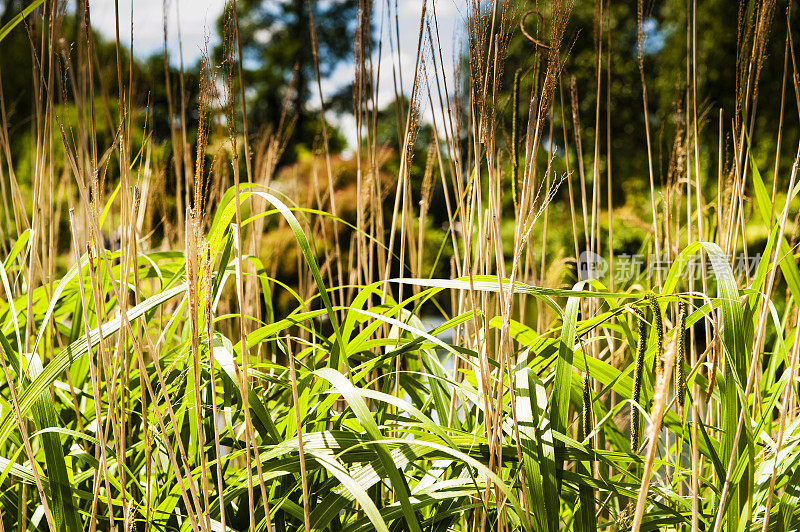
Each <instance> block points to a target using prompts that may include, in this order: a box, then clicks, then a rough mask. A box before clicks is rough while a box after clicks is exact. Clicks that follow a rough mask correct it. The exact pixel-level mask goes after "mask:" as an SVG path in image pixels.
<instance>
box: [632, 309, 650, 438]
mask: <svg viewBox="0 0 800 532" xmlns="http://www.w3.org/2000/svg"><path fill="white" fill-rule="evenodd" d="M633 310H634V312H635V313H636V316H637V317H638V319H639V323H638V326H637V334H638V340H637V344H636V360H635V362H634V367H633V393H632V395H631V399H632V400H633V402H635V403H637V404H638V403H639V399H640V398H641V396H642V374H643V373H644V355H645V353H646V352H647V320H646V319H645V315H644V311H642V309H640V308H638V307H633ZM638 448H639V410H638V409H637V408H636V405H631V451H632V452H634V453H635V452H636V451H637V449H638Z"/></svg>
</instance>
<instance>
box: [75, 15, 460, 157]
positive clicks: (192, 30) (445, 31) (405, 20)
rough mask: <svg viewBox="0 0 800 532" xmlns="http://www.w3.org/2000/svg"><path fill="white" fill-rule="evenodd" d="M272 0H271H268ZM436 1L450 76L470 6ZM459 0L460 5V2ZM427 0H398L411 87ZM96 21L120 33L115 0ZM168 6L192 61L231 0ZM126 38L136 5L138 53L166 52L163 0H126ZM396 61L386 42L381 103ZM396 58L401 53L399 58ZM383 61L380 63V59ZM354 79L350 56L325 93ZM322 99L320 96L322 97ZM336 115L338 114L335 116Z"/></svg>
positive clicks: (172, 33)
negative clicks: (420, 22)
mask: <svg viewBox="0 0 800 532" xmlns="http://www.w3.org/2000/svg"><path fill="white" fill-rule="evenodd" d="M267 1H268V0H267ZM432 2H435V5H436V13H437V18H438V21H439V33H440V38H441V41H442V42H441V45H442V53H443V56H444V63H445V72H446V73H447V76H448V79H449V80H451V79H452V75H453V59H454V55H453V53H454V50H456V49H457V47H458V46H459V45H460V36H461V32H460V31H459V28H460V27H462V26H463V22H462V21H463V20H464V17H463V10H464V7H463V6H462V5H460V4H461V2H459V1H458V0H429V1H428V10H429V12H430V10H431V3H432ZM457 2H458V4H459V5H457ZM422 3H423V0H398V19H399V24H400V50H401V55H400V65H401V69H402V72H403V77H404V88H405V90H406V92H407V93H408V92H409V90H410V88H411V78H412V76H413V71H414V62H415V58H416V52H417V38H418V29H419V21H420V13H421V9H422ZM90 5H91V8H92V23H93V25H94V27H95V28H96V29H97V30H98V31H99V32H100V33H101V34H103V35H104V36H106V37H107V38H109V39H114V38H115V14H114V0H99V1H95V2H93V3H92V4H90ZM166 6H167V12H168V40H167V45H168V48H169V53H170V56H171V61H172V62H173V63H174V64H177V63H178V58H179V46H178V29H179V28H178V13H180V32H181V38H182V43H183V60H184V64H186V65H191V64H194V62H195V61H197V60H198V59H199V58H200V56H201V55H202V52H203V49H204V47H205V46H206V44H205V43H206V41H208V48H209V49H210V48H212V47H213V46H214V44H215V43H216V39H217V37H216V34H215V23H216V20H217V17H219V15H220V13H222V11H223V8H224V6H225V0H166ZM375 7H376V10H378V13H377V14H376V16H375V26H376V33H377V32H378V31H379V30H380V29H381V25H380V19H381V17H385V9H386V2H385V1H383V0H378V1H376V2H375ZM119 9H120V40H121V41H122V42H123V43H124V44H126V45H128V46H130V41H131V39H130V32H131V26H130V24H131V11H133V49H134V54H136V55H137V56H139V57H146V56H148V55H151V54H153V53H161V51H162V50H163V46H164V32H163V13H164V2H163V0H120V2H119ZM387 31H388V26H387V25H386V23H385V19H384V25H383V32H384V35H383V39H384V42H386V38H387V36H386V32H387ZM392 61H393V58H392V56H391V54H390V49H389V46H388V45H387V44H384V47H383V54H382V59H381V69H380V72H381V80H380V84H379V88H380V90H379V94H378V100H379V106H384V105H387V104H388V103H390V102H391V101H392V100H393V99H394V89H393V85H392ZM394 61H396V58H395V59H394ZM376 66H377V65H376ZM352 79H353V65H352V62H349V61H348V62H345V63H343V64H342V65H340V67H339V68H338V69H337V70H336V71H335V72H334V73H333V75H332V76H331V77H330V78H329V79H327V80H324V81H323V94H325V95H327V94H331V93H332V92H334V91H335V90H336V89H337V88H339V87H341V86H343V85H345V84H346V83H347V82H349V81H350V80H352ZM451 86H452V84H451ZM316 102H317V104H318V99H316ZM426 107H427V106H425V105H423V116H428V117H430V110H429V109H427V108H426ZM332 118H333V117H332ZM334 121H335V122H338V125H339V126H340V127H341V129H342V130H343V131H344V132H345V135H346V136H347V137H348V140H350V141H352V140H354V131H353V125H352V119H351V118H349V117H338V118H335V119H334Z"/></svg>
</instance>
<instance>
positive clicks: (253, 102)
mask: <svg viewBox="0 0 800 532" xmlns="http://www.w3.org/2000/svg"><path fill="white" fill-rule="evenodd" d="M236 8H237V14H238V17H239V32H240V39H241V45H242V67H243V77H244V83H245V86H246V87H247V104H248V106H247V113H248V116H247V119H248V126H249V127H250V130H251V131H252V130H257V129H259V128H261V127H264V126H275V125H277V123H278V121H279V119H280V116H281V112H282V109H283V104H284V101H285V100H286V99H287V91H289V90H291V92H290V93H288V100H287V101H288V109H287V112H288V116H289V117H290V118H291V119H293V120H294V128H293V133H292V136H291V138H290V139H289V145H288V149H287V152H288V154H287V155H288V156H289V157H292V155H293V154H296V150H297V147H298V146H299V145H300V144H303V145H305V146H306V147H309V143H311V142H313V141H314V139H315V138H317V137H319V132H320V125H321V124H320V119H319V117H318V116H317V115H315V112H314V111H311V110H310V109H309V108H308V103H309V101H310V100H312V99H313V97H314V96H315V94H316V87H315V85H316V68H315V65H314V55H313V48H312V44H311V24H310V17H309V14H310V10H311V9H313V15H314V26H315V29H316V35H317V47H318V57H319V70H320V76H321V77H322V78H323V79H325V78H328V77H330V75H331V74H332V73H333V72H334V70H335V69H336V67H337V66H338V65H339V64H340V63H341V62H342V61H343V60H345V59H347V58H349V57H350V55H351V54H352V45H353V34H354V32H355V29H356V24H357V19H358V16H357V15H358V2H357V0H326V1H324V2H321V1H317V0H271V1H270V0H266V1H265V0H239V1H238V2H236ZM225 17H226V15H224V14H223V16H222V17H221V18H220V19H219V21H218V27H219V29H220V35H223V34H224V27H225V24H226V19H225ZM221 54H222V47H218V48H217V50H215V55H216V56H217V58H218V59H219V58H220V56H221Z"/></svg>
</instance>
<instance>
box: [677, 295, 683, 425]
mask: <svg viewBox="0 0 800 532" xmlns="http://www.w3.org/2000/svg"><path fill="white" fill-rule="evenodd" d="M677 328H678V332H677V333H676V334H677V335H678V360H677V362H676V364H675V368H676V372H677V373H676V377H675V386H677V390H676V391H675V394H676V396H677V399H678V408H679V409H680V412H681V415H682V414H683V407H684V405H685V404H686V373H685V368H684V365H685V363H686V302H685V301H681V302H680V303H679V304H678V324H677Z"/></svg>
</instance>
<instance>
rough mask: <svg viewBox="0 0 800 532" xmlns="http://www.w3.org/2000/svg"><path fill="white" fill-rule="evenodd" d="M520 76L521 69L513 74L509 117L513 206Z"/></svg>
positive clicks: (516, 174) (517, 156) (515, 201)
mask: <svg viewBox="0 0 800 532" xmlns="http://www.w3.org/2000/svg"><path fill="white" fill-rule="evenodd" d="M521 74H522V69H521V68H518V69H517V71H516V72H514V92H513V93H512V103H511V108H512V115H511V168H512V173H511V197H512V198H513V200H514V205H516V204H517V181H518V180H519V153H517V146H518V145H519V128H518V127H517V122H519V117H518V113H519V78H520V75H521Z"/></svg>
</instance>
